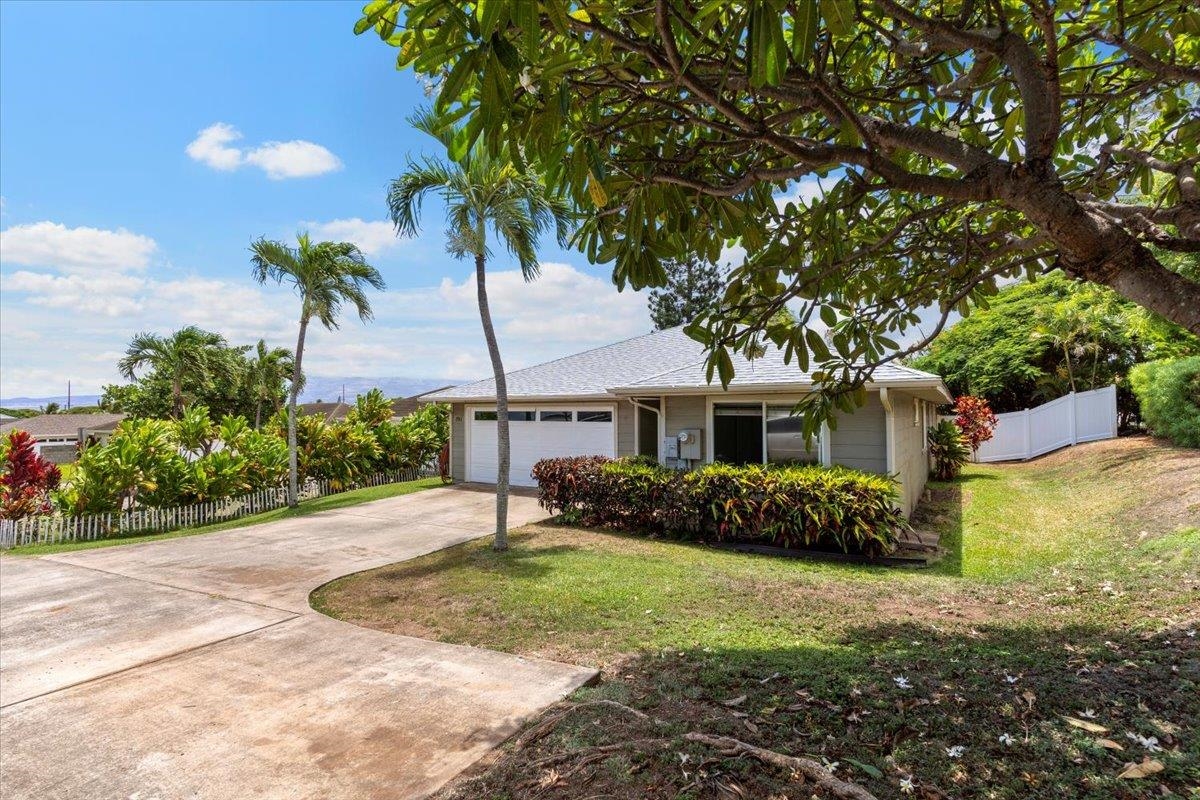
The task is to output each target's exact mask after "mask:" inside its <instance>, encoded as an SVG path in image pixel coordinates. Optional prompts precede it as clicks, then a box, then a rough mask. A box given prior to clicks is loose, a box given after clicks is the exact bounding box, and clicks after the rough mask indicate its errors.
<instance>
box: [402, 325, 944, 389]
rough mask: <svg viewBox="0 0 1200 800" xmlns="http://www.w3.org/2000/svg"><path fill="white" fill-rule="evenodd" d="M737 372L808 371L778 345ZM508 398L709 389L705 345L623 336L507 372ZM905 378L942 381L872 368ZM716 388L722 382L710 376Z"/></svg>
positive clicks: (779, 377) (780, 376)
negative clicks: (620, 339) (788, 361)
mask: <svg viewBox="0 0 1200 800" xmlns="http://www.w3.org/2000/svg"><path fill="white" fill-rule="evenodd" d="M733 362H734V370H735V373H736V375H735V377H734V380H733V382H732V383H731V384H730V387H731V388H734V389H736V388H738V387H741V386H762V385H764V384H770V385H773V386H779V387H780V388H783V387H785V386H793V387H795V386H804V385H806V384H808V383H810V381H809V379H808V376H807V375H805V374H804V373H802V372H800V370H799V368H798V367H797V366H796V364H795V362H793V363H791V364H785V363H783V353H782V351H779V350H776V349H775V348H773V347H768V348H767V351H766V353H765V354H764V355H763V357H762V358H757V359H754V360H753V361H750V360H747V359H746V358H745V357H743V356H740V355H734V356H733ZM506 378H507V380H508V396H509V399H510V400H521V399H534V398H537V399H544V398H554V397H563V398H568V397H569V398H573V399H580V398H587V397H597V398H600V397H611V396H612V395H613V394H614V392H616V391H619V392H620V393H621V394H630V393H631V392H637V391H639V390H645V391H646V393H647V394H654V393H655V392H656V391H657V390H666V389H690V388H694V389H697V390H707V389H709V388H713V387H710V384H709V383H708V381H706V380H705V366H704V346H703V345H701V344H700V343H699V342H697V341H695V340H693V339H690V338H688V336H687V335H686V334H685V333H684V332H683V329H682V328H668V329H667V330H663V331H655V332H653V333H648V334H645V335H644V336H637V337H635V338H633V339H626V340H625V341H623V342H617V343H615V344H610V345H606V346H605V347H599V348H596V349H595V350H588V351H586V352H583V353H577V354H575V355H572V356H566V357H564V358H559V359H556V360H554V361H547V362H546V363H544V364H538V365H536V366H533V367H526V368H525V369H519V370H515V371H513V372H509V373H506ZM909 381H930V382H938V383H939V385H940V381H939V378H938V376H936V375H933V374H931V373H928V372H921V371H920V370H915V369H912V368H910V367H905V366H901V365H898V364H897V365H891V364H889V365H885V366H883V367H880V368H879V369H878V370H876V372H875V378H874V382H875V383H879V384H887V383H897V382H899V383H903V382H909ZM714 384H715V387H716V388H719V387H720V383H719V382H716V381H715V380H714ZM495 396H496V384H495V381H494V380H492V379H490V378H489V379H487V380H482V381H476V382H475V383H467V384H463V385H462V386H455V387H452V388H450V389H444V390H441V391H437V392H431V393H430V394H427V395H424V396H423V397H422V399H423V400H437V401H443V402H454V401H460V400H490V399H493V398H494V397H495Z"/></svg>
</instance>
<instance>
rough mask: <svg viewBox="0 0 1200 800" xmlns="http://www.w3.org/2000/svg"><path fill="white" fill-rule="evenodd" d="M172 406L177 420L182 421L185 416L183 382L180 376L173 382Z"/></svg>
mask: <svg viewBox="0 0 1200 800" xmlns="http://www.w3.org/2000/svg"><path fill="white" fill-rule="evenodd" d="M171 405H172V407H173V410H174V412H175V419H180V418H181V417H182V416H183V381H182V380H181V379H180V377H179V376H178V375H176V376H175V377H174V378H173V379H172V380H171Z"/></svg>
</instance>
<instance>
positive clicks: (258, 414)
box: [254, 397, 262, 430]
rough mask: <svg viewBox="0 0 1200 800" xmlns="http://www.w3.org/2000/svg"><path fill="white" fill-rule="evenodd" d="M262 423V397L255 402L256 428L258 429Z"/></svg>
mask: <svg viewBox="0 0 1200 800" xmlns="http://www.w3.org/2000/svg"><path fill="white" fill-rule="evenodd" d="M261 424H262V398H261V397H260V398H259V399H258V400H256V401H255V402H254V430H258V428H259V426H260V425H261Z"/></svg>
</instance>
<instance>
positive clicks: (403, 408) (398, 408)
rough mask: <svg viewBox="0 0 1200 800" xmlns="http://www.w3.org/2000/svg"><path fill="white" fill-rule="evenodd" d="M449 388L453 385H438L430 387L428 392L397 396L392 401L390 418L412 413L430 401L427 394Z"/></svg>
mask: <svg viewBox="0 0 1200 800" xmlns="http://www.w3.org/2000/svg"><path fill="white" fill-rule="evenodd" d="M450 388H453V387H451V386H440V387H438V388H437V389H432V390H430V391H428V392H424V393H422V394H414V395H413V396H412V397H397V398H396V399H395V400H393V401H392V419H399V418H400V417H407V416H408V415H409V414H411V413H413V412H414V411H416V410H417V409H418V408H420V407H421V406H423V405H425V404H426V403H429V402H431V401H430V400H429V399H428V397H427V395H431V394H437V393H438V392H444V391H446V390H447V389H450Z"/></svg>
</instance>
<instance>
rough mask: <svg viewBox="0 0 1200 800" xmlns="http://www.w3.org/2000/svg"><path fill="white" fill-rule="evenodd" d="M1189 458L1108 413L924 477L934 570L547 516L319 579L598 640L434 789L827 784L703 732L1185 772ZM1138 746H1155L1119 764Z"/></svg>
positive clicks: (1069, 784)
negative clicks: (1130, 434)
mask: <svg viewBox="0 0 1200 800" xmlns="http://www.w3.org/2000/svg"><path fill="white" fill-rule="evenodd" d="M1197 483H1200V452H1197V451H1182V450H1178V449H1173V448H1168V447H1163V446H1161V445H1159V444H1158V443H1155V442H1153V441H1151V440H1149V439H1146V438H1139V439H1129V440H1119V441H1117V442H1106V443H1098V444H1093V445H1084V446H1080V447H1078V448H1074V449H1073V450H1071V451H1067V452H1066V453H1063V454H1058V455H1056V456H1054V457H1052V458H1045V459H1040V460H1038V461H1035V462H1031V463H1028V464H1014V465H973V466H971V467H969V468H968V470H967V472H966V474H965V475H964V477H963V479H962V480H961V481H958V482H955V483H953V484H941V485H934V486H932V487H931V495H932V499H931V501H930V503H929V504H928V505H927V507H926V508H925V509H923V510H922V515H923V516H922V524H926V525H933V526H936V528H937V530H938V531H939V533H941V535H942V542H943V545H944V546H945V547H946V548H947V553H946V555H945V557H944V558H943V559H942V560H941V561H940V562H938V563H937V564H936V565H935V566H933V567H931V568H929V569H925V570H912V569H881V568H875V567H863V566H859V565H845V564H822V563H814V562H804V561H794V560H786V559H772V558H769V557H763V556H753V555H744V554H738V553H730V552H727V551H721V550H714V549H710V548H706V547H703V546H699V545H693V544H685V543H678V542H669V541H654V540H648V539H641V538H635V537H629V536H624V535H620V534H614V533H608V532H604V531H595V530H582V529H576V528H569V527H564V526H558V525H552V524H551V525H536V526H529V527H527V528H524V529H522V530H521V531H519V532H517V534H516V535H515V536H514V539H513V549H512V551H511V552H509V553H505V554H496V553H493V552H492V551H491V550H490V549H489V548H488V547H487V545H486V544H485V543H472V544H469V545H465V546H462V547H459V548H454V549H451V550H447V551H444V552H442V553H438V554H434V555H431V556H428V557H425V558H422V559H418V560H416V561H412V562H407V563H405V564H400V565H395V566H392V567H386V568H384V569H381V570H375V571H372V572H369V573H364V574H362V575H357V576H352V577H349V578H346V579H344V580H342V581H339V582H335V583H334V584H332V585H330V586H328V587H325V589H323V590H322V591H321V593H320V594H319V595H318V596H317V597H315V598H314V601H315V604H316V605H317V606H318V607H319V608H321V609H322V610H326V611H327V612H331V613H334V614H335V615H336V616H338V617H340V618H343V619H347V620H349V621H352V622H357V623H358V624H362V625H367V626H370V627H375V628H379V629H382V630H388V631H393V632H397V633H405V634H409V635H416V636H424V637H430V638H436V639H440V640H443V641H451V642H459V643H467V644H474V645H480V646H484V647H491V648H494V649H500V650H506V651H510V652H516V653H522V654H526V655H531V656H540V657H546V658H554V659H558V660H564V661H573V662H575V663H584V664H593V665H597V666H600V667H602V669H603V675H602V682H601V683H600V685H599V686H597V687H594V688H590V689H586V690H582V691H581V692H579V693H577V694H576V695H575V696H573V697H572V698H570V699H569V700H568V701H567V703H566V704H564V705H562V706H560V707H558V708H555V709H551V710H550V711H548V712H547V714H546V715H545V716H544V717H543V718H542V719H541V720H540V721H538V722H536V723H534V725H532V726H531V727H530V728H528V729H527V730H526V732H525V733H524V734H523V735H521V736H518V737H517V738H515V739H514V740H513V741H512V742H510V743H509V744H508V745H507V746H506V748H505V749H503V750H502V751H500V752H499V753H498V754H497V755H496V756H495V757H494V758H493V759H490V760H489V762H488V763H487V765H486V768H481V770H479V771H478V772H477V773H476V774H474V775H472V776H466V777H464V778H463V779H462V780H460V781H459V782H457V783H456V784H455V785H454V786H452V787H450V788H448V789H447V790H446V792H445V793H444V797H445V798H456V799H461V800H466V798H564V799H566V800H584V798H602V797H616V798H774V800H782V799H783V798H790V799H791V800H800V799H801V798H805V799H807V798H810V797H819V798H825V797H831V796H833V795H832V794H831V793H830V792H829V791H828V790H825V789H821V788H819V787H818V786H817V785H816V784H814V783H813V782H812V780H811V779H806V778H803V777H801V776H800V773H797V772H795V771H793V770H792V769H790V768H788V769H781V768H778V767H775V766H770V765H768V764H764V763H763V762H762V761H761V760H760V759H756V758H754V757H751V756H748V755H746V754H745V753H744V752H743V753H739V754H731V753H729V752H727V750H728V748H726V747H716V746H712V744H711V743H704V742H702V741H697V740H696V739H695V737H692V738H689V737H688V734H689V732H693V733H694V732H701V733H703V734H704V735H715V736H726V737H732V738H735V739H738V740H740V741H742V742H744V743H747V744H749V745H754V746H758V747H763V748H767V749H769V750H771V751H775V752H778V753H782V754H786V755H788V756H803V757H807V758H810V759H812V760H814V761H815V762H817V764H823V765H825V766H826V767H827V768H828V770H830V771H831V772H832V774H833V775H834V776H835V777H837V778H839V779H841V780H844V781H849V782H852V783H853V784H855V785H857V786H860V787H862V788H864V789H865V790H867V791H870V792H871V793H873V794H874V795H875V796H876V797H879V798H885V797H887V798H890V797H901V796H906V795H903V794H902V792H903V791H904V789H905V787H911V790H912V793H913V794H912V796H914V797H925V798H942V797H947V798H960V797H961V798H981V799H982V798H987V800H1005V799H1011V800H1017V798H1022V799H1023V798H1089V800H1090V799H1091V798H1095V799H1096V800H1100V798H1121V799H1122V800H1124V799H1127V798H1152V797H1153V798H1158V797H1176V798H1190V799H1191V800H1196V798H1198V797H1200V724H1198V721H1200V634H1197V632H1196V631H1197V628H1198V627H1200V513H1195V512H1196V510H1197V506H1196V505H1195V503H1196V500H1195V499H1194V497H1195V492H1196V491H1197ZM598 700H604V701H611V702H606V703H598V702H596V701H598ZM618 703H619V704H623V705H625V706H628V707H630V708H632V709H634V712H636V713H634V712H631V711H628V710H626V709H623V708H621V707H620V706H618V705H616V704H618ZM576 706H578V707H577V708H576ZM564 712H566V713H564ZM558 715H562V716H558ZM1068 717H1069V718H1071V719H1072V720H1074V722H1072V721H1071V720H1068V719H1067V718H1068ZM539 725H540V726H542V727H540V728H539V727H538V726H539ZM531 731H533V732H537V735H536V736H531V733H530V732H531ZM1143 763H1145V764H1149V765H1150V767H1149V768H1150V769H1154V768H1156V767H1159V766H1161V769H1160V770H1158V771H1157V772H1152V774H1150V775H1149V776H1148V777H1143V778H1136V779H1135V778H1120V777H1118V775H1120V774H1121V773H1122V772H1123V771H1124V770H1126V769H1127V768H1128V767H1129V766H1130V765H1136V764H1143Z"/></svg>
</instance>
